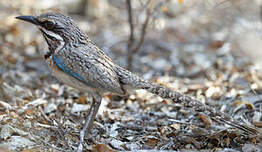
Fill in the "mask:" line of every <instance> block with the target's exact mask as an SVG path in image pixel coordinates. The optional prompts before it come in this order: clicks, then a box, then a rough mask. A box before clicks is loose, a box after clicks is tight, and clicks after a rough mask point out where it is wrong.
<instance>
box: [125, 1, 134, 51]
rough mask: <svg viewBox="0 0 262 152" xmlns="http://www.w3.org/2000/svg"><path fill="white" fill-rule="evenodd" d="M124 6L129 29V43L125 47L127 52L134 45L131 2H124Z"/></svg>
mask: <svg viewBox="0 0 262 152" xmlns="http://www.w3.org/2000/svg"><path fill="white" fill-rule="evenodd" d="M126 6H127V11H128V22H129V29H130V35H129V41H128V45H127V50H128V51H129V50H130V49H131V46H132V45H133V43H134V23H133V12H132V5H131V0H126Z"/></svg>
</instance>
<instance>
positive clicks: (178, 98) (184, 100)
mask: <svg viewBox="0 0 262 152" xmlns="http://www.w3.org/2000/svg"><path fill="white" fill-rule="evenodd" d="M116 72H117V74H118V75H119V80H120V82H121V83H122V84H124V85H128V86H131V87H133V88H135V89H145V90H147V91H149V92H151V93H153V94H156V95H158V96H160V97H162V98H164V99H170V100H172V101H173V102H174V103H180V104H182V105H183V106H185V107H186V108H191V109H192V110H194V111H196V112H203V113H205V114H207V115H208V116H209V117H210V118H211V119H213V120H214V121H217V122H220V123H226V124H228V125H230V126H232V127H235V128H238V129H241V130H243V131H245V132H247V133H249V134H254V135H257V134H258V133H259V131H258V130H257V129H255V128H254V127H253V126H250V125H247V124H243V123H240V122H239V121H237V120H235V119H233V118H232V117H230V116H228V115H227V114H225V113H223V112H221V111H219V110H217V109H216V108H215V107H212V106H208V105H205V104H203V103H202V102H200V101H198V100H196V99H193V98H192V97H190V96H187V95H183V94H181V93H179V92H176V91H173V90H171V89H169V88H166V87H163V86H160V85H158V84H155V83H152V82H149V81H147V80H144V79H142V78H140V77H138V76H137V75H135V74H133V73H131V72H129V71H128V70H126V69H124V68H121V67H118V69H117V70H116Z"/></svg>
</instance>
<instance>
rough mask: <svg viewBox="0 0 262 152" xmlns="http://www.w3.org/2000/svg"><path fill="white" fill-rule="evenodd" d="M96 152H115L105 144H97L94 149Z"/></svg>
mask: <svg viewBox="0 0 262 152" xmlns="http://www.w3.org/2000/svg"><path fill="white" fill-rule="evenodd" d="M93 151H94V152H114V150H113V149H111V148H110V147H109V146H107V145H105V144H97V145H95V146H94V147H93Z"/></svg>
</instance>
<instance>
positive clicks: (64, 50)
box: [16, 12, 258, 152]
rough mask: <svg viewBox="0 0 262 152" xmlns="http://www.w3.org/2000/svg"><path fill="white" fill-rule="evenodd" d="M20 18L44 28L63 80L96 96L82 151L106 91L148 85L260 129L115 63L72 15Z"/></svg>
mask: <svg viewBox="0 0 262 152" xmlns="http://www.w3.org/2000/svg"><path fill="white" fill-rule="evenodd" d="M16 19H19V20H23V21H26V22H29V23H32V24H34V25H36V26H37V27H38V28H39V30H40V31H41V33H42V35H43V37H44V39H45V41H46V43H47V45H48V51H47V52H46V53H45V54H44V59H45V61H46V63H47V65H48V67H49V69H50V71H51V73H52V74H53V75H54V76H55V77H56V78H57V79H58V80H59V81H61V82H62V83H64V84H66V85H68V86H70V87H73V88H76V89H78V90H80V91H82V92H89V93H90V94H91V95H92V97H93V102H92V105H91V108H90V110H89V112H88V115H87V118H86V121H85V124H84V126H83V128H82V129H81V131H80V140H79V145H78V147H77V151H79V152H80V151H82V150H83V143H84V136H85V134H89V132H90V130H91V129H92V125H93V122H94V120H95V117H96V114H97V111H98V109H99V106H100V104H101V100H102V97H103V94H104V93H106V92H111V93H115V94H118V95H121V96H124V95H126V94H127V93H128V92H129V91H130V90H136V89H145V90H147V91H149V92H151V93H153V94H156V95H158V96H160V97H162V98H164V99H169V100H171V101H173V102H174V103H179V104H182V105H183V106H184V107H186V108H191V109H192V110H193V111H195V112H203V113H205V114H206V115H208V116H209V117H210V118H211V119H212V120H215V121H217V122H220V123H225V124H228V125H230V126H232V127H235V128H238V129H240V130H243V131H245V132H247V133H249V134H257V133H258V130H257V129H256V128H255V127H253V126H251V125H248V124H244V123H241V122H239V121H237V120H235V119H234V118H232V117H230V116H229V115H227V114H225V113H223V112H221V111H219V110H217V109H216V108H215V107H213V106H210V105H206V104H204V103H202V102H200V101H198V100H197V99H194V98H192V97H190V96H188V95H184V94H181V93H179V92H178V91H174V90H171V89H169V88H166V87H164V86H161V85H159V84H156V83H153V82H151V81H149V80H145V79H143V78H141V77H139V76H138V75H136V74H134V73H132V72H130V71H128V70H126V69H125V68H123V67H121V66H119V65H117V64H115V63H114V62H113V61H112V59H110V58H109V57H108V56H107V55H106V54H105V53H104V52H103V51H102V50H101V49H100V48H99V47H97V46H96V44H95V43H94V42H92V41H91V39H90V38H89V37H88V36H87V35H86V34H85V33H84V32H83V31H82V30H81V29H80V28H79V27H78V26H77V24H76V23H75V22H74V20H73V19H72V18H71V17H69V16H66V15H64V14H62V13H58V12H47V13H43V14H40V15H39V16H31V15H27V16H24V15H23V16H17V17H16Z"/></svg>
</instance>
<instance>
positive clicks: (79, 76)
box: [52, 55, 85, 81]
mask: <svg viewBox="0 0 262 152" xmlns="http://www.w3.org/2000/svg"><path fill="white" fill-rule="evenodd" d="M52 57H53V60H54V62H55V63H56V65H57V66H58V67H59V68H60V69H61V70H62V71H64V72H65V73H66V74H68V75H70V76H72V77H75V78H77V79H78V80H80V81H85V79H84V78H83V77H82V76H81V75H80V74H79V73H76V72H73V71H71V70H70V69H69V68H68V67H66V65H65V64H64V62H63V60H62V59H61V58H59V57H55V56H54V55H52Z"/></svg>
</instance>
